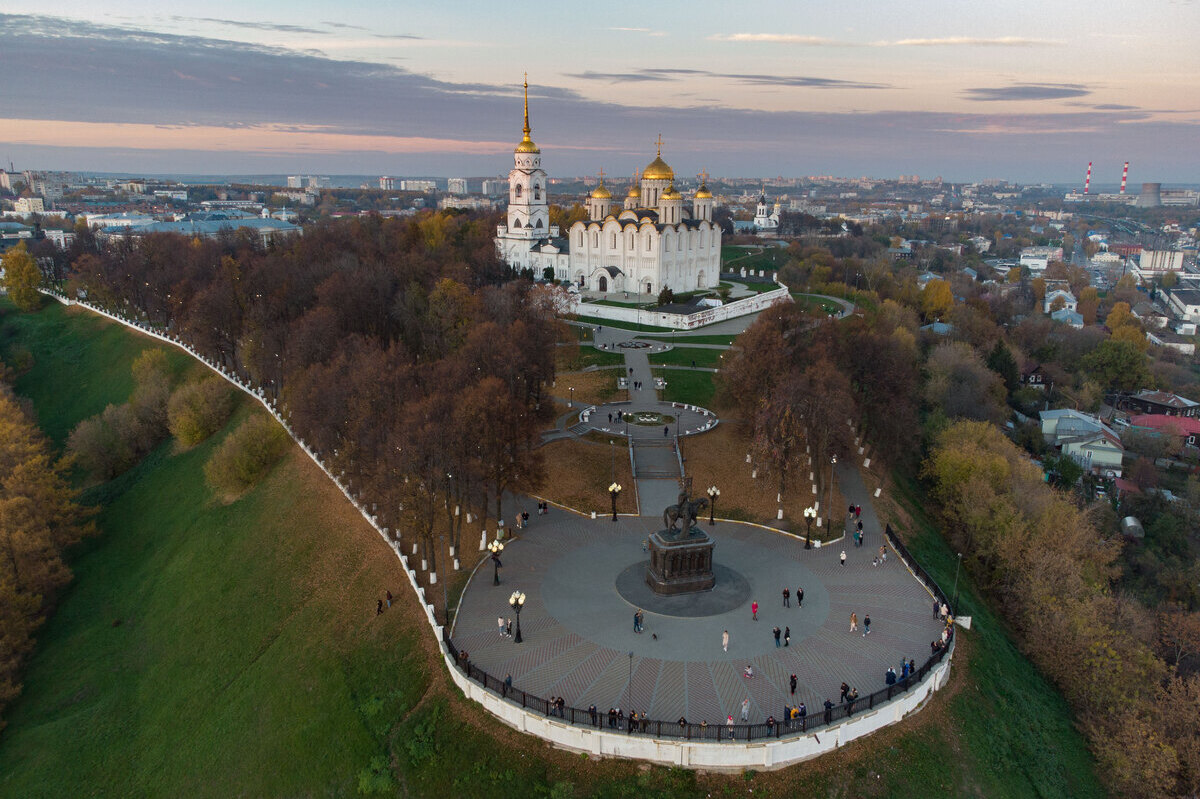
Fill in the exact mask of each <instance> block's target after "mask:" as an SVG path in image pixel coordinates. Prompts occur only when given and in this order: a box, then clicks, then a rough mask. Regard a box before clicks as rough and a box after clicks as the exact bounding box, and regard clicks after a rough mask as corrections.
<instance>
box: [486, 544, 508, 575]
mask: <svg viewBox="0 0 1200 799" xmlns="http://www.w3.org/2000/svg"><path fill="white" fill-rule="evenodd" d="M487 548H488V552H491V553H492V567H493V569H492V585H500V553H501V552H503V551H504V542H502V541H501V540H500V539H499V538H497V539H496V540H494V541H492V543H490V544H488V547H487Z"/></svg>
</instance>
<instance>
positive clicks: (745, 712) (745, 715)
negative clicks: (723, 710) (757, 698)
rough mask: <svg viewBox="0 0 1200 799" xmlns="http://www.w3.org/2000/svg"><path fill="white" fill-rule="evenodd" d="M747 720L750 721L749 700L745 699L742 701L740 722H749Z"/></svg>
mask: <svg viewBox="0 0 1200 799" xmlns="http://www.w3.org/2000/svg"><path fill="white" fill-rule="evenodd" d="M749 720H750V700H749V699H748V698H747V699H743V700H742V721H749Z"/></svg>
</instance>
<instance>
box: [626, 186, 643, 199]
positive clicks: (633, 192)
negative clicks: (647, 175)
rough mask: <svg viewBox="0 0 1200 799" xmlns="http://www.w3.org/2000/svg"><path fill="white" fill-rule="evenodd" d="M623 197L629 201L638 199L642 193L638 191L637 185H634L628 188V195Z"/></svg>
mask: <svg viewBox="0 0 1200 799" xmlns="http://www.w3.org/2000/svg"><path fill="white" fill-rule="evenodd" d="M625 196H626V197H628V198H630V199H638V198H640V197H641V196H642V192H641V191H640V190H639V189H638V187H637V184H636V183H634V184H633V185H632V186H630V187H629V193H628V194H626V195H625Z"/></svg>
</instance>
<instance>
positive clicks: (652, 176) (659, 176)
mask: <svg viewBox="0 0 1200 799" xmlns="http://www.w3.org/2000/svg"><path fill="white" fill-rule="evenodd" d="M642 179H643V180H674V179H675V170H673V169H671V167H669V166H667V162H666V161H664V160H662V156H661V155H660V156H658V157H656V158H655V159H654V160H653V161H651V162H650V163H649V164H647V165H646V168H645V169H644V170H643V171H642Z"/></svg>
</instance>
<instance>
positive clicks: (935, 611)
mask: <svg viewBox="0 0 1200 799" xmlns="http://www.w3.org/2000/svg"><path fill="white" fill-rule="evenodd" d="M941 609H942V604H941V603H940V602H938V601H937V600H936V599H934V600H933V617H934V618H935V619H936V618H937V617H938V612H939V611H940V610H941Z"/></svg>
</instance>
